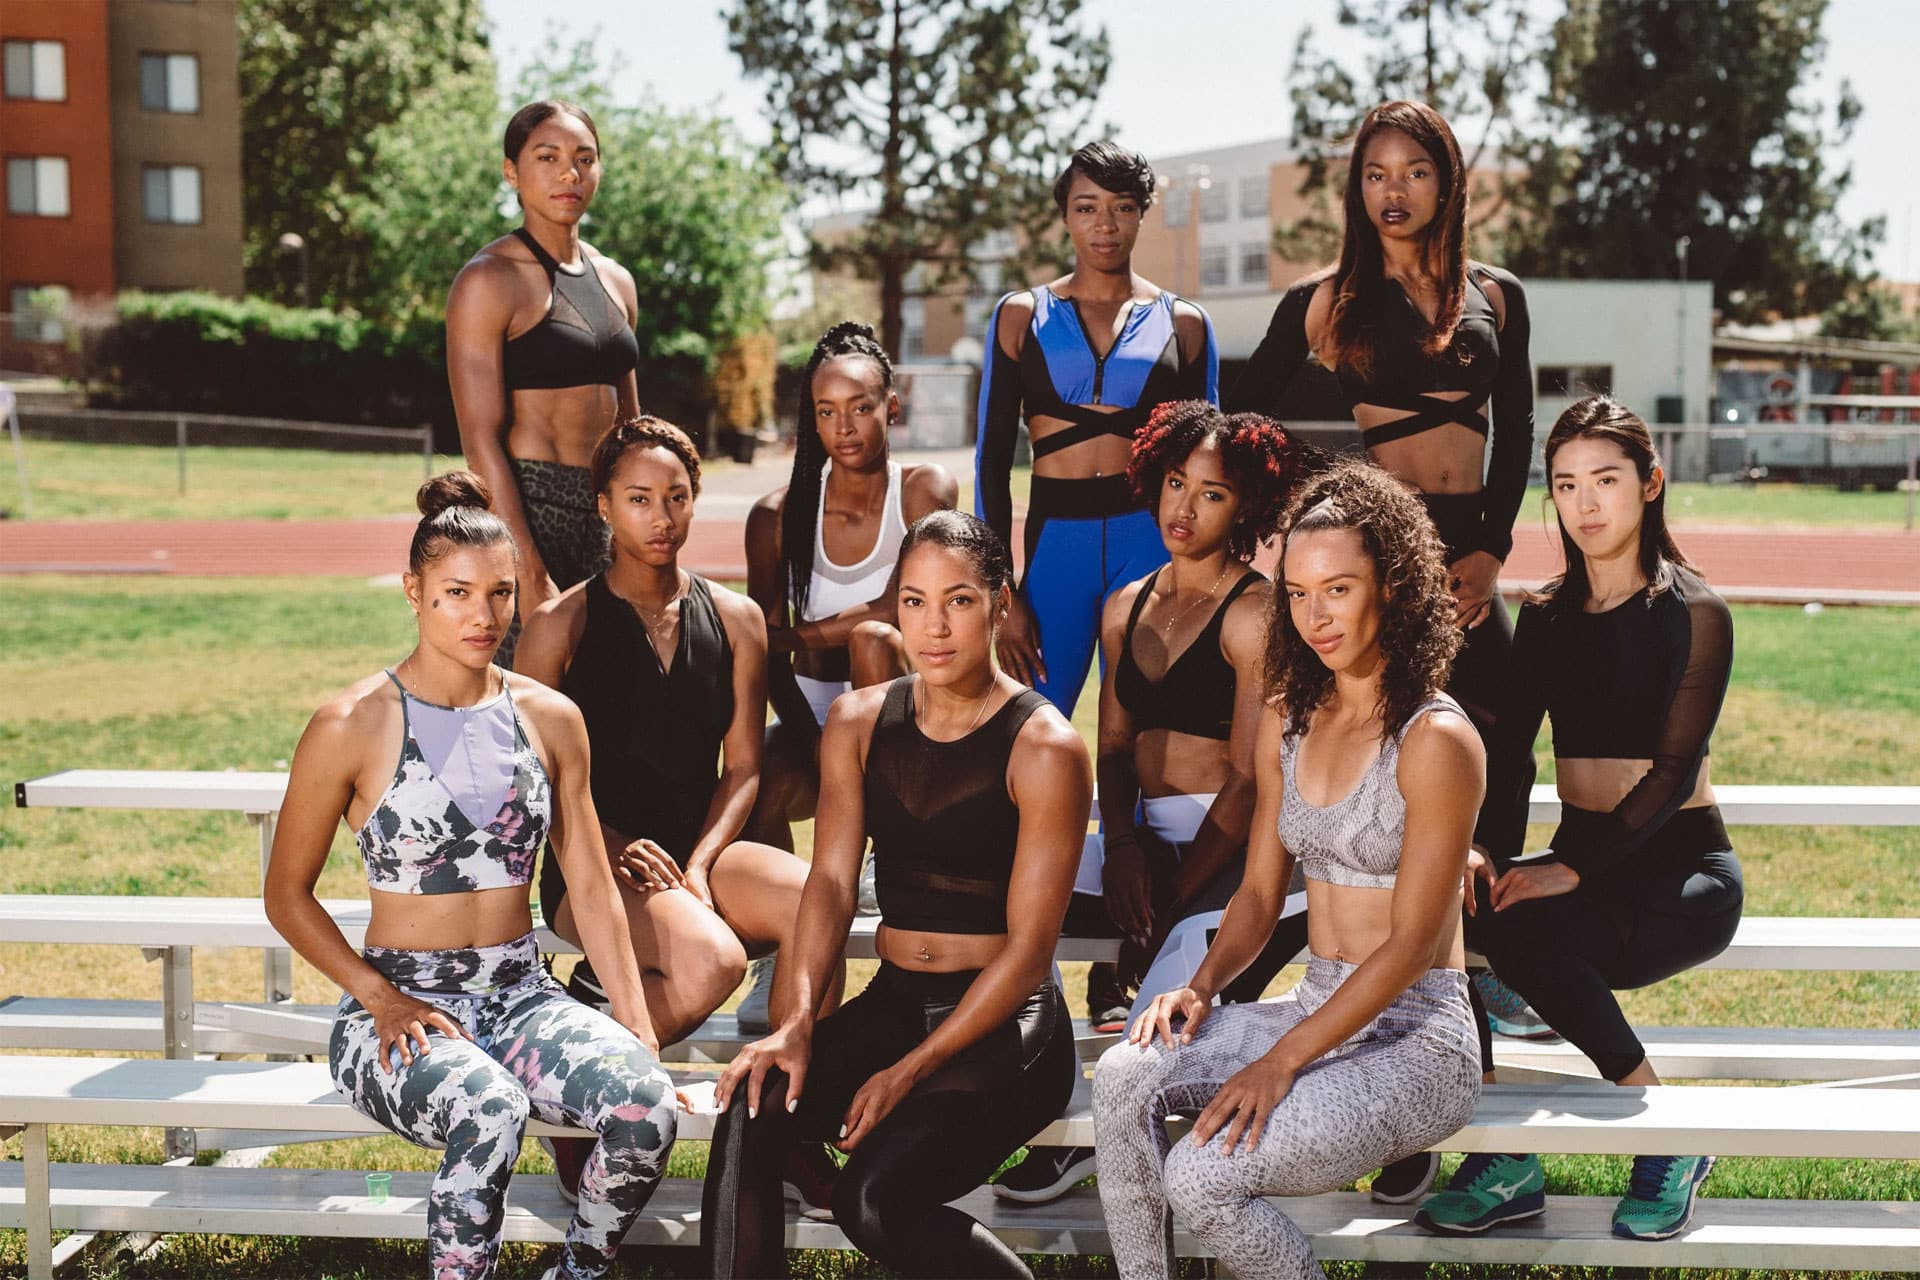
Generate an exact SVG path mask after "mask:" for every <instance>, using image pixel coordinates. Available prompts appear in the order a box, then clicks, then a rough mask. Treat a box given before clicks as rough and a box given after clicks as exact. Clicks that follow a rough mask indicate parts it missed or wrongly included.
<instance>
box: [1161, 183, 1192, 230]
mask: <svg viewBox="0 0 1920 1280" xmlns="http://www.w3.org/2000/svg"><path fill="white" fill-rule="evenodd" d="M1160 207H1161V208H1162V209H1163V210H1164V211H1165V214H1164V216H1165V217H1166V220H1167V225H1168V226H1170V227H1184V226H1186V225H1187V223H1188V222H1189V221H1190V220H1191V219H1190V216H1189V215H1190V214H1191V213H1192V209H1193V206H1192V204H1191V203H1190V201H1189V196H1188V193H1187V192H1186V191H1185V190H1184V189H1182V188H1180V187H1175V188H1174V189H1173V190H1171V191H1169V192H1167V194H1166V202H1165V203H1164V204H1162V205H1161V206H1160Z"/></svg>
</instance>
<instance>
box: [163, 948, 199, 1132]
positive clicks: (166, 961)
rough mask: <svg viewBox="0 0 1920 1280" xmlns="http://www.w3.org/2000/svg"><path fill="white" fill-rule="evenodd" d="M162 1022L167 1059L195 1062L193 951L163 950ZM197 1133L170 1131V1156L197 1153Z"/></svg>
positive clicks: (188, 949)
mask: <svg viewBox="0 0 1920 1280" xmlns="http://www.w3.org/2000/svg"><path fill="white" fill-rule="evenodd" d="M159 951H160V964H161V974H160V1020H161V1022H162V1024H163V1025H164V1026H165V1028H166V1056H167V1057H169V1058H183V1059H186V1060H187V1061H192V1059H193V1048H194V1046H193V948H192V947H161V948H160V949H159ZM194 1147H195V1144H194V1138H193V1130H191V1129H169V1130H167V1157H168V1159H179V1158H180V1157H182V1156H189V1157H190V1156H192V1155H193V1153H194Z"/></svg>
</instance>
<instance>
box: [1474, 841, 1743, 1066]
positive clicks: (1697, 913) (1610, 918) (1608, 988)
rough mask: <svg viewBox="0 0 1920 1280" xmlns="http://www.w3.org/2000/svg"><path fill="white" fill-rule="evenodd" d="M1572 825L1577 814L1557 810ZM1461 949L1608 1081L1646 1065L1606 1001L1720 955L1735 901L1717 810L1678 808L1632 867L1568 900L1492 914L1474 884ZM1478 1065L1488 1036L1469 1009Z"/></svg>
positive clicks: (1488, 1055) (1587, 884)
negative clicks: (1483, 962)
mask: <svg viewBox="0 0 1920 1280" xmlns="http://www.w3.org/2000/svg"><path fill="white" fill-rule="evenodd" d="M1566 813H1567V816H1568V818H1569V819H1571V820H1573V821H1578V817H1579V811H1578V810H1573V809H1568V810H1567V811H1566ZM1478 895H1479V896H1478V900H1477V902H1476V906H1477V907H1478V911H1477V913H1476V914H1475V915H1473V916H1470V917H1468V920H1467V940H1468V942H1469V943H1470V944H1471V945H1472V946H1473V947H1474V948H1475V949H1476V950H1478V951H1480V952H1482V953H1483V954H1485V956H1486V957H1487V960H1488V962H1489V963H1490V964H1491V965H1492V966H1493V971H1494V972H1495V973H1497V974H1498V975H1499V976H1500V980H1501V981H1502V982H1505V983H1506V984H1507V985H1508V986H1510V987H1512V988H1513V989H1514V990H1515V991H1517V992H1519V993H1520V994H1521V996H1523V997H1525V999H1526V1001H1527V1003H1528V1004H1530V1005H1532V1006H1533V1008H1534V1011H1535V1012H1536V1013H1538V1014H1539V1015H1540V1016H1541V1017H1542V1018H1545V1019H1546V1020H1547V1024H1548V1025H1549V1026H1551V1027H1552V1028H1553V1029H1554V1030H1555V1031H1558V1032H1559V1033H1560V1034H1561V1035H1563V1036H1565V1037H1566V1038H1567V1039H1569V1040H1571V1041H1572V1042H1573V1043H1574V1045H1575V1046H1576V1047H1577V1048H1579V1050H1580V1052H1582V1053H1584V1054H1586V1055H1587V1057H1588V1058H1589V1059H1591V1060H1592V1062H1593V1065H1594V1066H1595V1067H1596V1068H1597V1069H1598V1070H1599V1072H1600V1074H1601V1075H1603V1076H1605V1077H1606V1078H1607V1079H1609V1080H1616V1081H1617V1080H1619V1079H1620V1078H1621V1077H1623V1076H1625V1075H1627V1074H1629V1073H1630V1072H1632V1071H1633V1069H1634V1068H1635V1067H1637V1066H1639V1065H1640V1063H1641V1062H1642V1061H1643V1060H1644V1059H1645V1058H1646V1056H1647V1055H1646V1050H1645V1049H1644V1048H1643V1047H1642V1046H1641V1044H1640V1038H1639V1037H1638V1036H1636V1035H1634V1033H1633V1028H1632V1027H1630V1026H1628V1025H1627V1019H1626V1017H1625V1015H1623V1014H1622V1013H1621V1012H1620V1003H1619V1001H1617V1000H1615V999H1614V998H1613V993H1614V992H1615V991H1626V990H1630V989H1632V988H1634V987H1645V986H1651V985H1652V984H1654V983H1656V982H1659V981H1660V980H1661V979H1663V978H1670V977H1672V976H1673V975H1674V974H1676V973H1681V972H1683V971H1685V970H1687V969H1691V968H1693V967H1694V966H1695V965H1698V964H1701V963H1703V962H1705V961H1707V960H1711V959H1712V958H1713V957H1715V956H1717V955H1719V954H1720V953H1721V952H1722V951H1724V950H1726V949H1727V944H1728V943H1729V942H1731V941H1733V934H1734V930H1735V929H1736V928H1738V927H1739V924H1740V908H1741V904H1742V902H1743V900H1744V897H1745V891H1744V889H1743V887H1742V885H1741V881H1740V860H1739V859H1738V858H1736V857H1734V855H1733V853H1732V852H1731V851H1730V850H1729V848H1728V842H1727V829H1726V826H1725V825H1724V824H1723V823H1722V822H1721V821H1720V810H1719V809H1717V808H1715V807H1713V806H1711V805H1709V806H1707V807H1705V808H1700V809H1682V810H1681V811H1680V812H1679V813H1677V814H1675V815H1674V816H1673V817H1672V818H1670V819H1669V820H1668V821H1667V823H1666V825H1665V826H1663V827H1662V828H1661V829H1660V831H1659V833H1658V834H1657V835H1655V836H1654V837H1653V839H1652V840H1650V841H1649V842H1648V844H1647V846H1646V847H1644V848H1643V849H1641V850H1640V851H1638V852H1637V853H1636V854H1635V856H1634V858H1633V860H1632V862H1631V863H1630V864H1629V865H1627V866H1626V867H1623V868H1621V869H1619V870H1618V871H1616V872H1615V873H1614V874H1612V875H1609V876H1606V877H1604V878H1600V879H1596V880H1586V881H1582V882H1581V884H1580V887H1579V888H1577V889H1575V890H1574V891H1573V892H1572V893H1565V894H1561V895H1560V896H1558V897H1554V898H1533V899H1530V900H1528V901H1526V902H1522V903H1520V904H1518V905H1517V906H1512V907H1509V908H1507V909H1506V910H1505V911H1501V912H1498V913H1496V912H1494V911H1493V909H1492V906H1491V904H1490V903H1489V902H1488V901H1487V890H1486V886H1485V884H1484V883H1481V884H1480V886H1479V888H1478ZM1474 1013H1475V1017H1476V1021H1478V1022H1479V1024H1480V1051H1481V1062H1482V1064H1483V1065H1485V1066H1489V1067H1490V1066H1491V1064H1492V1062H1493V1054H1492V1034H1491V1032H1490V1031H1489V1030H1488V1027H1487V1022H1486V1017H1485V1014H1484V1012H1483V1011H1482V1010H1481V1009H1480V1005H1479V1002H1478V1001H1477V1000H1476V1001H1475V1002H1474Z"/></svg>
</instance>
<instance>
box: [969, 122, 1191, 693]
mask: <svg viewBox="0 0 1920 1280" xmlns="http://www.w3.org/2000/svg"><path fill="white" fill-rule="evenodd" d="M1153 185H1154V183H1153V170H1152V169H1150V168H1149V167H1148V166H1147V162H1146V161H1145V160H1144V159H1143V158H1141V157H1140V156H1139V155H1138V154H1137V153H1135V152H1132V151H1129V150H1127V149H1126V148H1124V147H1121V146H1118V145H1116V144H1114V143H1111V142H1095V143H1090V144H1089V145H1087V146H1084V147H1082V148H1080V150H1078V151H1076V152H1074V154H1073V160H1072V162H1071V163H1069V164H1068V166H1067V169H1066V172H1064V173H1062V174H1061V175H1060V180H1059V181H1058V182H1056V183H1055V184H1054V187H1053V199H1054V203H1055V204H1056V205H1058V206H1059V209H1060V216H1061V218H1062V220H1064V221H1065V223H1066V226H1067V234H1068V235H1069V236H1070V237H1071V238H1072V241H1073V251H1074V267H1073V271H1072V273H1071V274H1069V275H1066V276H1064V277H1062V278H1060V279H1058V280H1055V281H1053V282H1052V283H1050V284H1044V285H1036V286H1035V287H1034V288H1032V289H1026V290H1022V291H1020V292H1018V293H1010V294H1008V295H1007V296H1006V297H1004V298H1002V299H1001V300H1000V304H999V306H997V307H995V308H994V312H993V319H992V321H991V322H990V323H989V324H988V326H987V334H986V348H987V351H986V369H985V372H984V375H983V377H982V379H981V382H980V421H979V440H978V445H977V448H976V453H975V461H974V471H975V479H974V485H975V489H974V494H975V498H974V505H975V510H976V511H977V512H978V514H979V515H980V517H981V518H982V519H984V520H985V521H986V522H987V523H988V524H989V525H991V526H992V527H993V529H994V532H996V533H998V534H999V535H1000V536H1001V537H1003V538H1006V539H1007V540H1008V542H1009V544H1011V542H1012V531H1013V499H1012V495H1011V493H1010V491H1009V485H1010V478H1011V475H1012V470H1013V454H1014V446H1015V444H1016V442H1017V440H1018V436H1019V430H1020V424H1021V421H1022V419H1023V418H1024V419H1025V422H1026V426H1027V432H1028V435H1029V437H1030V438H1031V440H1032V442H1033V490H1032V494H1031V497H1030V499H1029V502H1028V505H1027V520H1026V563H1025V569H1024V574H1025V576H1024V578H1023V580H1022V582H1021V587H1020V591H1019V594H1018V595H1017V596H1015V598H1014V606H1013V611H1012V614H1011V615H1010V616H1009V617H1008V619H1007V624H1006V626H1005V627H1003V628H1002V629H1001V635H1000V642H999V653H1000V661H1001V665H1002V666H1004V667H1005V668H1006V669H1007V670H1008V671H1009V672H1011V673H1012V674H1013V675H1014V676H1015V677H1016V678H1018V679H1020V680H1024V681H1025V682H1027V683H1028V684H1030V685H1032V686H1033V688H1034V689H1035V690H1036V691H1037V692H1039V693H1040V695H1041V696H1042V697H1044V698H1046V699H1047V700H1048V701H1049V702H1051V703H1053V704H1054V706H1056V707H1058V708H1059V709H1060V712H1061V714H1063V715H1067V716H1071V715H1072V714H1073V704H1074V702H1075V701H1076V700H1077V699H1078V698H1079V696H1080V690H1081V687H1082V686H1083V685H1084V684H1085V683H1086V679H1087V670H1088V668H1089V667H1090V666H1091V664H1092V662H1093V654H1094V648H1095V645H1096V643H1097V642H1098V640H1099V636H1100V612H1101V608H1102V607H1103V606H1104V604H1105V603H1106V599H1107V597H1108V596H1109V595H1111V594H1113V592H1115V591H1117V590H1119V589H1120V587H1122V586H1123V585H1125V584H1126V583H1129V582H1132V581H1134V580H1136V579H1138V578H1142V577H1145V576H1146V575H1147V574H1148V573H1150V572H1152V571H1153V570H1154V569H1155V568H1156V567H1158V566H1160V565H1163V564H1165V563H1166V562H1167V551H1166V547H1165V546H1163V545H1162V544H1161V541H1160V531H1159V529H1158V527H1157V526H1156V525H1155V523H1154V518H1153V514H1152V513H1151V512H1149V511H1147V510H1146V509H1145V508H1144V507H1142V506H1141V505H1140V502H1139V500H1138V499H1137V498H1136V497H1135V496H1134V493H1133V488H1132V485H1131V484H1130V483H1129V482H1128V480H1127V460H1128V458H1129V456H1130V455H1131V451H1132V447H1133V435H1134V432H1135V431H1136V430H1138V429H1139V427H1140V426H1141V425H1142V424H1143V423H1145V422H1146V420H1147V415H1148V414H1150V413H1152V412H1153V410H1154V408H1155V407H1156V406H1158V405H1160V404H1162V403H1163V402H1165V401H1168V400H1201V399H1205V400H1216V401H1217V400H1218V399H1219V385H1218V384H1219V372H1220V364H1219V356H1218V353H1217V352H1216V351H1215V349H1214V344H1213V326H1212V323H1211V322H1210V321H1209V320H1208V319H1207V314H1206V312H1204V311H1202V310H1201V309H1200V308H1199V307H1197V306H1195V305H1194V304H1193V303H1191V302H1187V301H1184V300H1181V299H1178V298H1175V297H1174V295H1173V294H1171V293H1169V292H1167V291H1166V290H1164V289H1161V288H1160V287H1158V286H1157V285H1154V284H1152V283H1151V282H1149V281H1147V280H1144V279H1142V278H1141V277H1140V276H1138V275H1136V274H1135V273H1134V271H1133V263H1132V258H1133V244H1134V240H1135V239H1136V238H1137V237H1138V236H1139V234H1140V220H1141V218H1142V217H1143V216H1144V215H1145V214H1146V212H1147V210H1148V209H1149V208H1151V207H1152V205H1153Z"/></svg>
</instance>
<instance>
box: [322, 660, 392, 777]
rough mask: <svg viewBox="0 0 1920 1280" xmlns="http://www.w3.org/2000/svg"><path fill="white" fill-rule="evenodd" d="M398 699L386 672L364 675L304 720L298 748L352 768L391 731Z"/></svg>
mask: <svg viewBox="0 0 1920 1280" xmlns="http://www.w3.org/2000/svg"><path fill="white" fill-rule="evenodd" d="M399 700H400V692H399V690H398V689H396V688H394V685H393V681H392V680H391V679H389V678H388V676H387V673H386V672H384V671H376V672H374V673H373V674H372V675H370V676H364V677H362V678H361V679H359V680H356V681H354V682H353V683H352V684H351V685H349V686H347V687H346V688H345V689H343V690H342V691H341V692H339V693H337V694H335V695H334V696H333V697H331V698H329V699H327V700H326V701H325V702H323V703H321V704H320V707H319V709H318V710H316V711H315V712H314V713H313V715H312V716H311V717H310V718H309V719H308V721H307V729H306V732H305V733H304V734H302V735H301V738H300V742H301V746H302V748H303V749H305V750H316V749H317V750H319V751H321V752H323V753H325V754H326V755H327V756H328V757H329V758H332V759H336V760H338V761H339V762H340V763H341V764H343V765H345V766H347V767H352V765H353V764H354V762H355V760H356V759H357V758H358V756H359V753H360V752H361V751H362V750H363V749H365V748H366V747H367V746H368V745H369V744H371V743H373V742H376V741H379V740H380V739H381V738H382V737H384V736H386V734H385V732H384V731H386V730H388V729H390V728H393V726H394V721H395V711H396V710H397V708H398V706H399ZM394 733H395V735H396V736H397V734H398V730H397V729H394Z"/></svg>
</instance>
